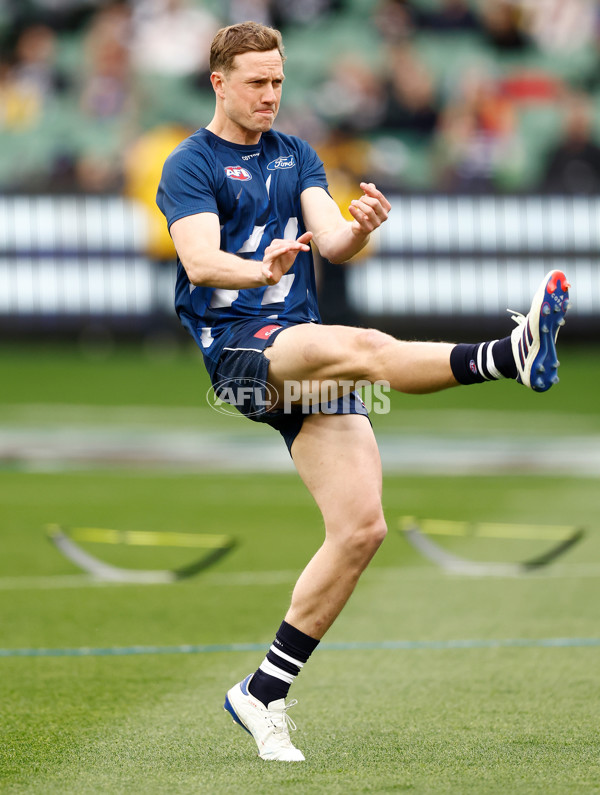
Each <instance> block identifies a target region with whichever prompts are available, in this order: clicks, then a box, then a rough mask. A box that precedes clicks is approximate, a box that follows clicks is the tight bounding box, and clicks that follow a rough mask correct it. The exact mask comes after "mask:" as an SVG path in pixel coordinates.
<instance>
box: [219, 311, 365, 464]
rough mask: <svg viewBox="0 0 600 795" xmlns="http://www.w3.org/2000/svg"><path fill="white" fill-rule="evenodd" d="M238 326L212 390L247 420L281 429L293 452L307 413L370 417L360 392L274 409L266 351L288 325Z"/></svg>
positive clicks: (265, 321)
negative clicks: (315, 403) (310, 403)
mask: <svg viewBox="0 0 600 795" xmlns="http://www.w3.org/2000/svg"><path fill="white" fill-rule="evenodd" d="M236 326H237V328H236V330H235V333H234V335H233V337H232V339H231V340H230V341H229V344H228V345H227V346H226V347H225V348H223V352H222V354H221V358H220V359H219V364H218V365H217V369H216V371H215V374H214V376H213V378H212V385H213V390H214V392H215V394H216V396H217V397H219V398H220V399H221V400H223V401H224V402H226V403H231V404H232V405H234V406H235V408H236V409H237V410H238V411H239V412H240V413H241V414H243V415H244V416H246V417H248V419H251V420H253V421H254V422H265V423H267V425H270V426H271V427H272V428H275V430H277V431H279V433H280V434H281V435H282V436H283V438H284V439H285V443H286V444H287V447H288V450H289V451H290V455H291V448H292V443H293V441H294V439H295V438H296V436H298V434H299V432H300V429H301V428H302V423H303V422H304V419H305V418H306V417H307V416H308V414H316V413H322V414H363V415H364V416H366V417H368V411H367V409H366V407H365V405H364V403H363V402H362V400H361V399H360V396H359V395H358V393H357V392H352V393H350V394H348V395H344V396H343V397H341V398H339V399H336V400H333V401H331V402H329V403H321V404H317V405H311V406H307V407H303V406H302V405H294V406H289V407H288V408H287V410H286V409H285V408H283V409H282V408H277V409H273V408H272V406H273V405H274V404H275V403H276V401H277V399H278V397H279V396H278V395H277V394H276V392H275V388H274V387H272V386H271V385H270V384H269V382H268V377H269V360H268V359H267V357H266V356H265V355H264V351H265V349H266V348H268V347H269V346H270V345H272V344H273V342H274V341H275V339H276V337H277V335H278V334H279V333H280V332H282V331H283V330H284V328H287V326H281V325H279V323H277V322H275V321H273V320H269V319H267V318H257V319H256V320H249V321H245V322H243V323H238V324H236Z"/></svg>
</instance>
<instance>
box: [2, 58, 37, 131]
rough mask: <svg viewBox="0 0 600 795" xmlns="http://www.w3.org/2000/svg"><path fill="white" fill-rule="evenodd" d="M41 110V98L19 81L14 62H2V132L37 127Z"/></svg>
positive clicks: (4, 60) (8, 60)
mask: <svg viewBox="0 0 600 795" xmlns="http://www.w3.org/2000/svg"><path fill="white" fill-rule="evenodd" d="M41 110H42V109H41V102H40V97H39V96H38V95H37V94H36V93H34V92H32V91H31V90H30V89H29V87H28V86H25V85H23V84H22V83H21V82H20V81H19V80H18V79H17V76H16V70H15V67H14V64H13V62H12V60H11V59H10V58H4V59H2V60H0V131H2V130H6V131H9V132H10V131H12V132H15V131H19V130H26V129H29V128H31V127H35V126H36V125H37V124H38V123H39V121H40V118H41Z"/></svg>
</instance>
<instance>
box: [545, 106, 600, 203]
mask: <svg viewBox="0 0 600 795" xmlns="http://www.w3.org/2000/svg"><path fill="white" fill-rule="evenodd" d="M541 187H542V189H544V190H546V191H549V192H553V193H568V194H587V195H591V194H598V193H599V192H600V146H599V145H598V144H597V143H596V141H595V140H594V137H593V116H592V108H591V106H590V100H589V99H588V97H586V96H585V95H583V94H575V95H573V96H571V97H570V98H569V100H568V102H567V106H566V115H565V124H564V129H563V134H562V138H561V139H560V141H559V142H558V144H557V145H556V146H555V147H554V149H552V151H551V152H550V153H549V154H548V157H547V159H546V164H545V172H544V178H543V181H542V185H541Z"/></svg>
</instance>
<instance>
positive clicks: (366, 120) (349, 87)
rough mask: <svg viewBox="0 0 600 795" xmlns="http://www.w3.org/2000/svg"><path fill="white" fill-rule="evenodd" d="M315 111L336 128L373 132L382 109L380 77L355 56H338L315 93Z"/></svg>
mask: <svg viewBox="0 0 600 795" xmlns="http://www.w3.org/2000/svg"><path fill="white" fill-rule="evenodd" d="M317 110H318V111H319V112H320V113H321V115H322V116H323V118H325V119H326V120H327V121H328V122H329V123H330V124H331V125H333V126H335V127H340V126H341V127H344V128H346V129H347V130H351V131H354V132H366V131H368V130H372V129H374V128H375V127H377V126H378V125H379V124H380V122H381V119H382V117H383V114H384V110H385V94H384V89H383V85H382V83H381V80H380V79H379V76H378V75H377V74H376V73H375V71H374V70H373V69H372V68H371V67H370V66H369V65H368V64H367V63H365V62H364V61H363V60H361V58H360V57H359V56H358V55H357V53H355V52H352V53H348V54H347V55H343V56H340V57H339V58H338V59H336V60H335V61H334V63H333V66H332V69H331V75H330V77H329V79H328V80H327V81H326V82H325V83H324V84H323V85H321V86H320V88H319V90H318V92H317Z"/></svg>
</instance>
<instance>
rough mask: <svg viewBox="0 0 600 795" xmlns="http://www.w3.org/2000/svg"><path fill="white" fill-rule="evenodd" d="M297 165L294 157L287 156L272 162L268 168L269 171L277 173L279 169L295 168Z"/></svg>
mask: <svg viewBox="0 0 600 795" xmlns="http://www.w3.org/2000/svg"><path fill="white" fill-rule="evenodd" d="M295 165H296V161H295V160H294V155H287V157H284V156H283V155H282V156H281V157H278V158H277V159H276V160H271V162H270V163H269V165H268V166H267V168H268V169H269V171H276V170H277V169H278V168H293V167H294V166H295Z"/></svg>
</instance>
